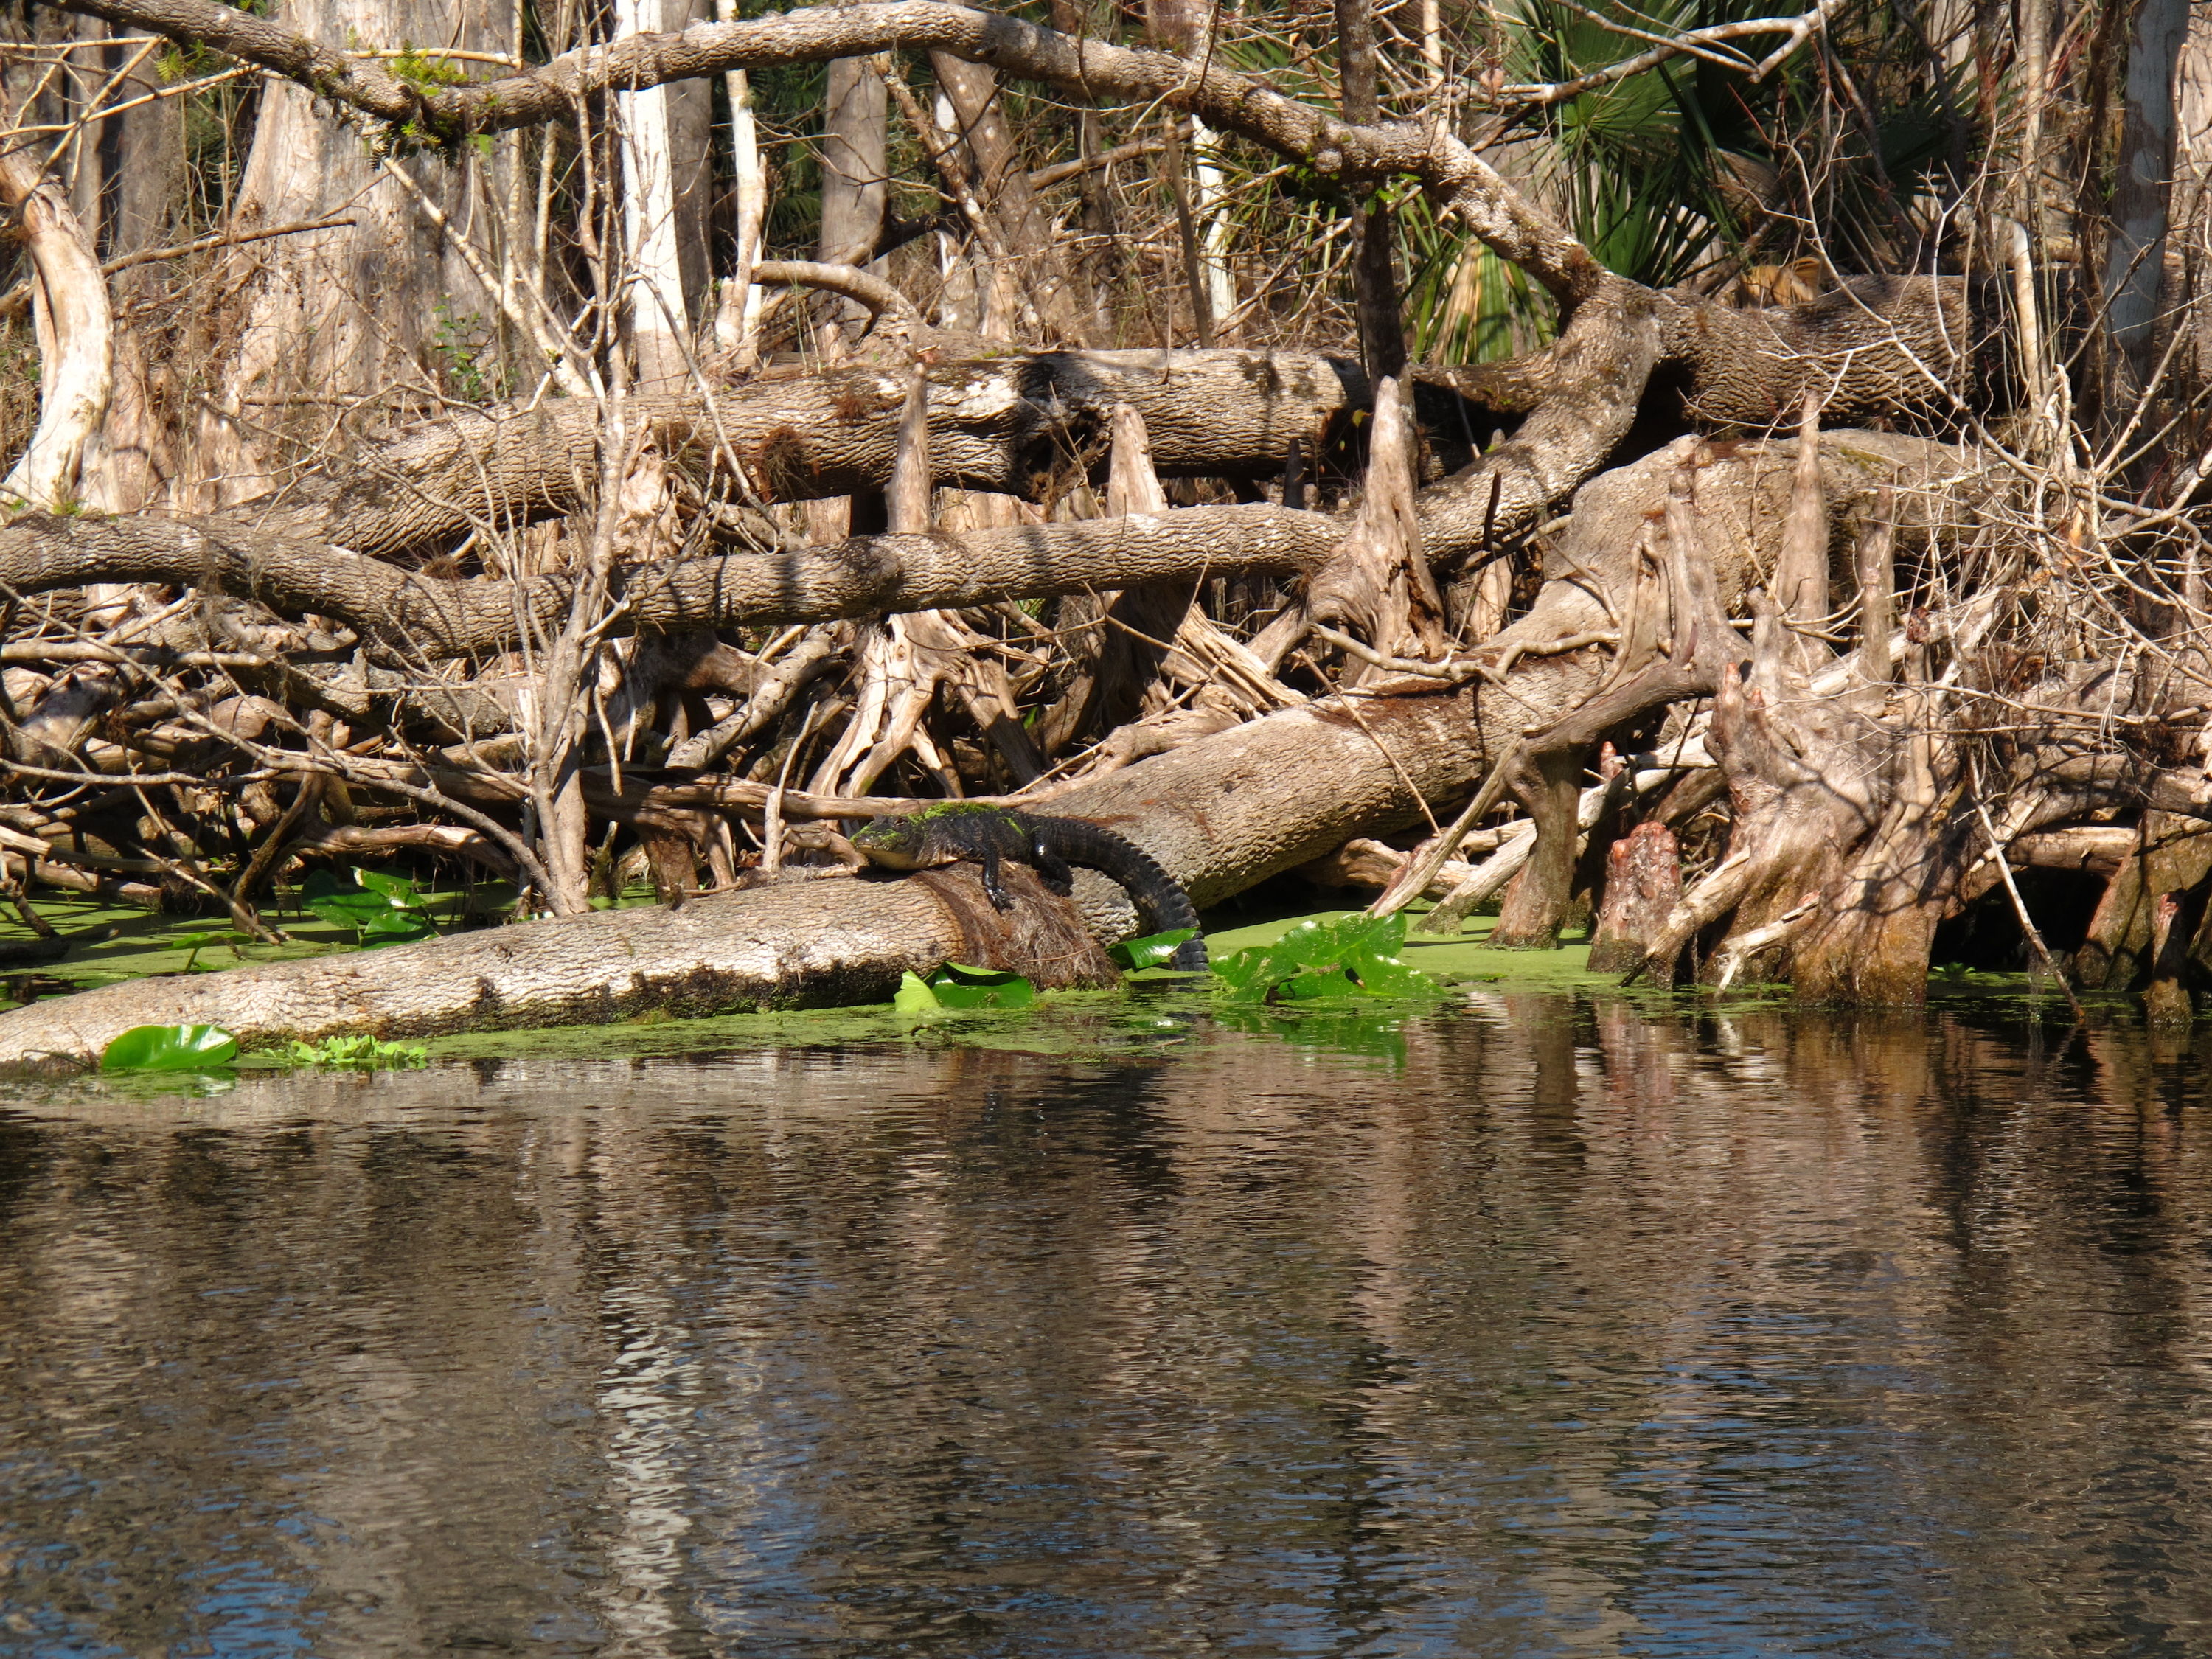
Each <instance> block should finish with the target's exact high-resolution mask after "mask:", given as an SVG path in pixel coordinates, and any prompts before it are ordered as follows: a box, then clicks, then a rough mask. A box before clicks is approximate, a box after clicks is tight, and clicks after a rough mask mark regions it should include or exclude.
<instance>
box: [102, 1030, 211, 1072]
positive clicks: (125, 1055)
mask: <svg viewBox="0 0 2212 1659" xmlns="http://www.w3.org/2000/svg"><path fill="white" fill-rule="evenodd" d="M237 1057H238V1039H237V1038H236V1037H234V1036H231V1034H230V1033H229V1032H228V1031H226V1030H223V1029H222V1027H221V1026H220V1025H134V1026H132V1027H131V1029H130V1030H127V1031H125V1032H122V1033H120V1034H119V1035H118V1036H116V1037H115V1039H114V1040H113V1041H112V1042H110V1043H109V1044H108V1045H107V1047H106V1048H103V1049H101V1050H100V1070H101V1071H103V1072H205V1071H211V1070H213V1069H214V1068H215V1067H216V1066H228V1065H229V1064H230V1062H231V1061H232V1060H235V1059H236V1058H237Z"/></svg>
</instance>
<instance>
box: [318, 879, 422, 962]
mask: <svg viewBox="0 0 2212 1659" xmlns="http://www.w3.org/2000/svg"><path fill="white" fill-rule="evenodd" d="M353 877H354V883H355V884H354V885H352V886H346V885H344V884H341V883H340V882H339V881H338V879H337V878H336V877H335V876H333V875H331V873H330V872H329V871H327V870H318V871H316V872H314V873H313V875H311V876H309V877H308V878H307V881H306V882H305V883H304V884H302V885H301V890H300V906H301V908H302V909H304V910H306V911H307V912H309V913H310V914H311V915H317V916H319V917H321V918H322V919H323V920H324V921H331V922H336V923H337V924H338V925H339V926H340V927H351V928H353V929H354V930H355V931H356V934H357V935H358V936H359V939H360V940H361V946H362V949H363V950H365V951H372V950H375V949H376V948H378V947H379V946H380V945H412V944H413V943H415V941H416V940H417V939H435V937H436V936H437V933H438V930H437V928H436V927H435V926H434V925H432V923H431V921H430V913H429V911H428V909H427V908H424V905H423V902H422V895H421V894H420V893H418V892H416V890H415V884H414V883H413V882H411V881H409V880H408V879H407V878H405V877H404V876H386V875H380V874H378V873H377V872H375V871H373V870H362V869H356V870H355V871H354V872H353Z"/></svg>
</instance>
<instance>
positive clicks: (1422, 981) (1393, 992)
mask: <svg viewBox="0 0 2212 1659" xmlns="http://www.w3.org/2000/svg"><path fill="white" fill-rule="evenodd" d="M1356 971H1357V972H1358V975H1359V988H1360V989H1361V990H1363V991H1364V992H1366V993H1367V994H1368V995H1370V996H1372V997H1425V996H1434V995H1436V994H1437V992H1438V991H1439V990H1440V989H1441V988H1442V987H1439V986H1438V985H1437V982H1436V981H1434V980H1433V979H1431V978H1430V977H1429V976H1428V975H1426V974H1425V973H1423V972H1422V971H1421V970H1420V969H1418V968H1416V967H1413V965H1412V964H1411V963H1406V962H1402V961H1401V960H1400V959H1399V958H1398V957H1361V958H1360V960H1359V963H1358V969H1357V970H1356Z"/></svg>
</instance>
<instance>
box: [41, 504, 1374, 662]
mask: <svg viewBox="0 0 2212 1659" xmlns="http://www.w3.org/2000/svg"><path fill="white" fill-rule="evenodd" d="M1340 533H1341V532H1340V530H1339V528H1338V526H1337V525H1336V522H1335V520H1333V519H1329V518H1327V517H1324V516H1323V515H1322V514H1320V513H1296V512H1286V511H1285V510H1284V509H1282V508H1279V507H1259V506H1255V507H1186V508H1184V509H1182V511H1180V512H1176V513H1163V514H1160V515H1159V516H1158V517H1138V518H1130V519H1094V520H1085V521H1083V522H1080V523H1075V524H1054V525H1036V526H1024V527H1019V528H1016V529H1012V530H979V531H971V532H967V533H965V534H963V535H958V536H955V535H949V534H931V535H926V536H860V537H855V538H853V539H852V540H850V541H848V542H845V543H842V544H838V545H836V546H832V547H823V548H813V549H808V550H805V551H802V552H793V553H774V554H754V553H744V554H732V555H730V556H726V557H724V558H712V559H688V560H684V561H681V562H675V563H671V564H666V565H655V566H636V567H629V568H624V569H623V570H622V571H620V572H619V573H617V574H618V577H619V580H618V583H617V592H618V593H619V595H620V596H621V597H622V598H623V599H626V600H627V601H628V605H627V608H626V609H625V610H624V611H623V612H622V613H620V614H619V615H618V616H617V618H616V619H615V620H614V621H613V623H611V626H610V627H609V629H608V632H609V633H610V634H614V635H621V634H632V633H635V634H685V633H693V632H697V631H701V630H712V629H718V628H737V627H750V626H757V625H762V624H769V625H775V624H782V623H799V622H824V621H828V620H830V619H832V618H835V617H861V616H872V615H878V614H880V613H883V612H885V611H927V610H933V609H938V608H940V607H941V608H946V609H958V608H960V607H963V606H966V605H985V604H988V603H990V602H991V601H993V600H994V599H1028V598H1036V597H1039V596H1042V595H1047V594H1054V593H1079V592H1087V591H1089V590H1091V589H1094V588H1103V587H1125V586H1133V585H1135V584H1136V583H1139V582H1152V581H1168V580H1177V579H1183V580H1191V579H1195V578H1196V577H1198V576H1200V575H1201V574H1211V575H1231V574H1237V573H1240V572H1271V573H1275V574H1296V573H1298V572H1301V571H1304V570H1307V569H1310V568H1314V567H1316V566H1317V565H1318V564H1320V563H1321V562H1322V560H1323V559H1325V558H1326V557H1327V556H1328V554H1329V552H1330V550H1332V549H1333V548H1334V546H1335V544H1336V541H1337V539H1338V537H1339V535H1340ZM92 581H130V582H167V583H175V584H178V585H179V586H190V587H197V588H200V589H202V590H204V591H206V592H216V593H228V594H229V595H231V596H233V597H234V598H240V599H257V600H258V601H259V602H260V603H262V604H264V605H267V606H269V608H270V609H271V610H272V611H279V612H282V613H283V614H286V615H289V616H295V617H296V616H302V615H307V614H313V615H317V616H323V617H333V618H335V619H337V620H338V621H341V622H343V623H345V624H346V625H347V626H349V627H350V628H354V629H358V630H360V631H361V632H362V633H363V634H365V635H370V636H372V637H374V638H379V639H384V640H388V641H392V644H393V645H394V646H396V647H400V648H402V649H403V650H404V651H405V652H406V653H408V654H409V655H410V656H414V655H416V654H422V655H428V656H433V657H459V656H471V655H479V654H489V653H493V652H498V651H503V650H506V649H507V648H508V647H511V646H513V645H514V644H515V643H516V642H517V641H520V639H521V638H522V637H523V629H524V627H525V625H526V622H534V625H535V627H536V628H537V629H539V630H540V631H541V632H543V633H551V632H555V631H557V629H559V627H560V624H561V622H562V619H563V618H564V617H566V616H567V615H568V608H569V605H570V603H571V600H572V598H573V596H574V592H575V588H576V583H575V581H574V580H573V579H571V578H569V577H567V576H542V577H538V578H534V579H531V580H524V581H520V582H517V581H501V580H490V579H483V580H459V581H456V580H442V579H441V578H438V577H435V576H426V575H422V574H417V573H415V572H412V571H407V570H402V569H400V568H398V567H397V566H394V565H390V564H386V563H384V562H382V561H381V560H378V559H372V558H365V557H363V556H361V555H360V554H357V553H349V552H348V551H346V550H344V549H343V548H339V547H331V546H325V545H324V544H320V543H316V542H307V541H300V540H288V539H283V538H276V537H273V536H270V535H266V534H264V533H262V532H258V531H255V530H252V529H250V528H247V527H246V526H241V525H240V524H238V523H236V522H235V521H234V520H229V519H222V518H207V519H182V518H179V519H162V518H155V517H153V516H150V515H148V516H143V517H131V518H116V519H94V518H84V517H68V518H62V517H56V516H52V515H49V514H45V513H26V514H23V515H21V517H18V518H17V519H15V520H13V521H11V522H10V523H9V524H7V525H6V526H0V583H4V584H6V585H7V586H9V587H12V588H14V589H15V590H16V591H17V592H23V593H40V592H51V591H52V590H54V589H56V588H62V587H76V586H82V585H83V584H85V583H87V582H92Z"/></svg>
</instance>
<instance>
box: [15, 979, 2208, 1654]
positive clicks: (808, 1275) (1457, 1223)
mask: <svg viewBox="0 0 2212 1659" xmlns="http://www.w3.org/2000/svg"><path fill="white" fill-rule="evenodd" d="M1176 1032H1177V1033H1179V1035H1180V1036H1181V1040H1180V1041H1164V1042H1162V1043H1161V1044H1160V1045H1159V1046H1156V1047H1146V1048H1140V1049H1137V1050H1133V1051H1131V1052H1127V1053H1125V1054H1112V1055H1105V1056H1103V1057H1102V1056H1101V1055H1099V1054H1096V1053H1093V1054H1089V1055H1085V1054H1083V1053H1081V1052H1078V1053H1076V1054H1072V1055H1071V1054H1037V1053H1024V1052H1003V1051H994V1050H992V1049H989V1048H973V1047H960V1046H946V1045H944V1044H942V1043H939V1042H884V1043H878V1044H861V1045H854V1046H848V1047H843V1048H820V1049H793V1048H784V1049H781V1050H770V1051H758V1052H743V1051H740V1052H731V1053H725V1054H719V1055H710V1056H706V1057H698V1058H688V1059H677V1058H653V1059H642V1058H638V1059H621V1058H613V1059H597V1060H586V1059H573V1058H571V1059H563V1058H539V1059H530V1060H503V1061H487V1062H483V1063H480V1064H477V1065H473V1066H457V1065H444V1066H435V1067H433V1068H431V1069H430V1070H428V1071H423V1072H416V1073H395V1074H384V1075H380V1076H376V1077H374V1078H370V1079H351V1078H329V1077H313V1076H310V1077H304V1078H303V1077H296V1076H295V1077H289V1078H271V1077H265V1076H264V1077H252V1076H248V1077H246V1078H244V1079H241V1080H240V1082H239V1083H238V1085H236V1086H235V1087H234V1088H233V1089H231V1090H230V1091H228V1092H227V1093H222V1094H220V1095H217V1096H215V1097H209V1098H204V1099H188V1098H182V1097H175V1096H169V1097H149V1096H147V1095H144V1094H137V1095H130V1094H119V1093H116V1092H114V1091H106V1090H103V1089H101V1088H100V1086H99V1085H77V1086H74V1087H70V1088H67V1089H52V1090H38V1089H33V1088H30V1087H28V1086H27V1085H15V1086H14V1087H13V1088H12V1089H11V1091H10V1092H9V1094H8V1095H7V1096H6V1097H4V1100H0V1652H4V1653H7V1654H10V1655H13V1654H25V1655H41V1656H43V1655H48V1654H52V1655H101V1656H106V1655H128V1656H133V1659H137V1656H148V1655H195V1654H206V1655H217V1656H222V1659H231V1656H258V1655H264V1654H266V1655H293V1654H317V1655H333V1656H347V1655H355V1654H395V1655H415V1654H427V1653H437V1652H441V1651H447V1650H462V1651H471V1650H475V1651H490V1652H516V1653H527V1654H545V1655H568V1654H576V1655H584V1654H609V1655H614V1654H620V1655H641V1656H651V1655H663V1654H668V1655H690V1654H713V1655H730V1656H739V1655H743V1656H760V1655H775V1656H781V1655H793V1656H831V1655H835V1656H876V1655H898V1654H941V1655H978V1656H982V1655H1007V1656H1043V1655H1051V1656H1071V1655H1097V1656H1116V1659H1118V1656H1150V1655H1215V1654H1236V1655H1255V1656H1267V1655H1305V1654H1313V1655H1346V1656H1351V1655H1359V1656H1366V1655H1438V1656H1461V1655H1474V1656H1483V1655H1498V1656H1509V1655H1510V1656H1516V1659H1520V1656H1547V1655H1576V1656H1583V1655H1589V1656H1605V1655H1638V1656H1643V1655H1653V1656H1656V1655H1680V1656H1698V1659H1712V1656H1733V1655H1739V1654H1741V1655H1753V1654H1757V1655H1767V1654H1775V1655H1799V1654H1827V1653H1834V1654H1850V1655H1879V1656H1892V1655H1898V1656H1913V1655H1922V1654H1929V1655H1935V1654H1943V1655H1951V1654H1957V1655H2008V1656H2009V1655H2023V1656H2024V1655H2040V1654H2053V1655H2057V1654H2064V1655H2069V1656H2075V1655H2105V1654H2113V1655H2119V1654H2127V1655H2136V1654H2141V1655H2152V1654H2160V1655H2163V1654H2172V1655H2191V1654H2203V1653H2205V1652H2207V1651H2212V1526H2208V1522H2212V1468H2208V1459H2209V1458H2212V1323H2209V1322H2212V1273H2208V1266H2209V1265H2212V1264H2209V1263H2208V1255H2207V1250H2208V1244H2212V1124H2208V1122H2207V1112H2206V1107H2205V1104H2204V1097H2203V1086H2202V1083H2201V1078H2202V1076H2203V1073H2202V1070H2201V1066H2200V1062H2201V1060H2202V1059H2203V1044H2202V1043H2201V1042H2199V1043H2197V1044H2196V1045H2194V1046H2191V1045H2187V1044H2175V1043H2172V1042H2167V1043H2166V1044H2165V1045H2164V1046H2158V1045H2156V1044H2154V1042H2153V1041H2152V1040H2151V1039H2148V1038H2147V1037H2145V1036H2142V1034H2140V1033H2138V1032H2133V1031H2130V1030H2123V1029H2111V1030H2088V1031H2083V1032H2069V1031H2068V1030H2066V1029H2065V1028H2064V1027H2063V1024H2062V1025H2057V1026H2045V1027H2039V1028H2032V1027H2030V1026H2028V1025H2027V1024H2021V1023H2018V1022H2017V1021H2016V1020H2015V1018H2013V1017H2012V1016H2009V1015H2007V1014H2004V1013H2002V1012H1998V1013H1978V1012H1974V1011H1973V1010H1972V1009H1971V1008H1966V1009H1960V1010H1957V1011H1954V1012H1948V1013H1938V1014H1935V1015H1931V1016H1929V1017H1928V1018H1925V1019H1921V1018H1914V1019H1910V1020H1905V1021H1862V1022H1830V1021H1823V1020H1820V1019H1817V1018H1808V1017H1805V1016H1802V1015H1791V1014H1787V1013H1784V1012H1757V1011H1754V1012H1749V1013H1746V1014H1744V1015H1742V1016H1741V1017H1738V1018H1714V1017H1712V1016H1711V1014H1710V1013H1709V1012H1699V1011H1697V1010H1695V1009H1694V1008H1692V1007H1690V1006H1686V1005H1683V1006H1675V1005H1669V1004H1666V1003H1661V1002H1651V1001H1647V1002H1644V1003H1630V1002H1621V1001H1605V1000H1598V1001H1590V1000H1580V999H1575V998H1571V997H1566V996H1551V997H1542V996H1504V995H1495V994H1482V995H1479V996H1477V997H1476V998H1474V1000H1471V1001H1470V1002H1468V1004H1467V1005H1466V1006H1463V1007H1461V1008H1457V1009H1455V1010H1452V1011H1449V1012H1444V1013H1441V1014H1438V1015H1435V1016H1431V1017H1425V1018H1419V1019H1415V1020H1413V1021H1410V1022H1409V1023H1408V1024H1407V1025H1406V1027H1405V1028H1404V1029H1403V1030H1402V1031H1401V1032H1398V1033H1396V1034H1395V1036H1393V1037H1392V1038H1391V1039H1390V1040H1389V1042H1384V1043H1382V1044H1375V1043H1371V1042H1370V1044H1369V1045H1368V1046H1370V1048H1376V1052H1373V1053H1364V1054H1363V1053H1347V1052H1342V1051H1340V1050H1338V1049H1335V1048H1331V1047H1329V1046H1328V1044H1327V1043H1326V1042H1318V1041H1308V1042H1291V1041H1285V1040H1284V1039H1282V1038H1280V1037H1277V1036H1268V1035H1266V1034H1264V1033H1252V1032H1238V1031H1232V1030H1222V1029H1218V1028H1215V1027H1213V1026H1212V1025H1211V1024H1207V1023H1206V1022H1205V1021H1204V1020H1202V1019H1191V1020H1189V1021H1188V1022H1186V1023H1185V1024H1182V1025H1181V1026H1179V1027H1177V1028H1176ZM1322 1035H1326V1034H1325V1033H1324V1034H1322ZM1032 1046H1036V1047H1050V1046H1053V1045H1051V1044H1049V1043H1036V1044H1033V1045H1032ZM1061 1046H1067V1045H1065V1044H1063V1045H1061ZM1074 1046H1075V1047H1076V1048H1078V1049H1079V1050H1080V1049H1081V1048H1082V1047H1083V1046H1084V1045H1083V1044H1081V1043H1077V1044H1075V1045H1074Z"/></svg>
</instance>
